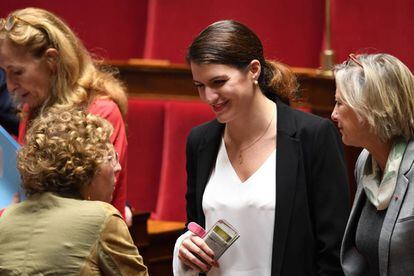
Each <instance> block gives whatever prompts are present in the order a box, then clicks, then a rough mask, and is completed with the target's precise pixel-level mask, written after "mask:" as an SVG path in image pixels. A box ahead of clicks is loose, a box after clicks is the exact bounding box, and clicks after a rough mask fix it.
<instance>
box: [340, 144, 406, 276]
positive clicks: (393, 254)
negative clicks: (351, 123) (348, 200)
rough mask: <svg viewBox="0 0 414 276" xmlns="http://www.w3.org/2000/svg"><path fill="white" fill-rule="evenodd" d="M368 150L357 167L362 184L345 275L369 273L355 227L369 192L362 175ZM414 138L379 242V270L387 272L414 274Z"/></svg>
mask: <svg viewBox="0 0 414 276" xmlns="http://www.w3.org/2000/svg"><path fill="white" fill-rule="evenodd" d="M368 154H369V153H368V151H367V150H363V151H362V153H361V154H360V156H359V158H358V161H357V163H356V167H355V178H356V181H357V184H358V188H357V192H356V194H355V200H354V204H353V206H352V210H351V215H350V217H349V220H348V224H347V226H346V229H345V235H344V239H343V241H342V247H341V265H342V269H343V270H344V273H345V275H353V276H354V275H367V268H368V264H367V262H366V260H365V259H364V257H363V256H362V255H361V254H360V253H359V252H358V250H357V249H356V247H355V231H356V227H357V224H358V221H359V216H360V214H361V210H362V207H363V205H364V202H365V200H364V199H365V198H366V196H365V193H364V191H363V188H362V184H361V178H362V171H363V168H364V164H365V162H366V160H367V157H368ZM413 163H414V140H410V142H409V144H408V146H407V149H406V151H405V153H404V157H403V160H402V162H401V166H400V170H399V172H398V178H397V185H396V188H395V191H394V195H393V197H392V199H391V202H390V205H389V206H388V210H387V213H386V215H385V218H384V223H383V226H382V229H381V234H380V238H379V244H378V257H379V271H380V275H381V276H385V275H392V276H393V275H414V165H413Z"/></svg>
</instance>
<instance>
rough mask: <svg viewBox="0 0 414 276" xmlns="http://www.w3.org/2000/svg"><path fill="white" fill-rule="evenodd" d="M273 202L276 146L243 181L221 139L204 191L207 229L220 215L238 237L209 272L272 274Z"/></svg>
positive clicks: (258, 275)
mask: <svg viewBox="0 0 414 276" xmlns="http://www.w3.org/2000/svg"><path fill="white" fill-rule="evenodd" d="M275 206H276V150H275V151H274V152H273V153H272V154H270V156H269V157H268V158H267V160H266V161H265V162H264V163H263V164H262V166H261V167H260V168H259V169H258V170H257V171H256V172H255V173H254V174H253V175H251V176H250V177H249V178H248V179H247V180H246V181H245V182H241V180H240V179H239V177H238V176H237V174H236V172H235V170H234V168H233V166H232V164H231V162H230V160H229V158H228V155H227V151H226V147H225V145H224V141H223V139H222V142H221V146H220V149H219V153H218V156H217V160H216V165H215V168H214V170H213V172H212V174H211V177H210V180H209V181H208V183H207V186H206V189H205V191H204V195H203V211H204V214H205V218H206V229H210V228H211V226H212V225H213V224H214V223H215V222H216V221H217V220H219V219H225V220H226V221H228V222H229V223H230V224H231V225H233V226H234V227H235V228H236V229H237V231H238V232H239V234H240V238H239V239H238V240H237V241H236V242H235V243H234V244H233V245H232V246H231V247H230V248H229V249H228V250H227V251H226V252H225V253H224V254H223V255H222V256H221V258H220V259H219V264H220V267H219V268H216V267H213V268H212V269H211V270H210V271H209V273H208V275H209V276H212V275H221V276H223V275H229V276H231V275H238V276H251V275H255V276H261V275H263V276H265V275H266V276H268V275H271V265H272V247H273V229H274V220H275Z"/></svg>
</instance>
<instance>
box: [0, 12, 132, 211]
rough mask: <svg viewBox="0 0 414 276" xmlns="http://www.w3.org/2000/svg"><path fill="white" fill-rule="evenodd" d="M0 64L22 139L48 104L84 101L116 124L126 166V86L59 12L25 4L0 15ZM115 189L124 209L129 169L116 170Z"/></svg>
mask: <svg viewBox="0 0 414 276" xmlns="http://www.w3.org/2000/svg"><path fill="white" fill-rule="evenodd" d="M0 67H1V68H3V69H4V70H5V72H6V80H7V87H8V90H9V91H10V93H11V94H12V96H13V97H14V98H15V99H16V101H17V102H18V103H19V104H21V105H22V107H23V112H22V114H23V117H22V120H21V122H20V126H19V137H18V141H19V142H20V143H21V144H23V143H24V140H25V133H26V129H27V128H28V126H30V124H31V122H32V121H33V119H35V118H36V117H38V116H39V114H40V113H41V112H47V109H48V108H49V107H51V106H56V107H67V106H73V105H78V106H85V107H87V109H88V111H89V112H90V113H92V114H95V115H99V116H101V117H102V118H104V119H107V120H108V121H109V122H110V123H111V124H112V126H113V127H114V133H113V134H112V137H111V142H112V143H113V144H114V146H115V149H116V151H117V152H118V154H119V158H120V163H121V165H122V166H123V167H124V168H125V167H126V149H127V141H126V135H125V125H124V120H123V118H124V117H125V114H126V109H127V97H126V93H125V89H124V87H123V85H122V83H121V82H120V81H118V80H117V79H116V78H115V77H114V74H113V73H112V72H109V71H108V70H106V71H105V70H104V69H103V68H101V67H99V66H98V65H97V62H95V61H94V60H93V59H92V58H91V56H90V54H89V53H88V51H87V50H86V49H85V47H84V46H83V44H82V42H81V41H80V40H79V39H78V38H77V37H76V35H75V34H74V33H73V31H72V30H71V29H70V28H69V27H68V26H67V25H66V24H65V23H64V22H63V21H62V20H61V19H59V18H58V17H57V16H56V15H54V14H52V13H51V12H48V11H46V10H42V9H38V8H26V9H22V10H16V11H13V12H12V13H10V14H9V15H8V17H7V18H5V19H4V18H3V19H0ZM113 195H114V199H113V201H112V204H113V205H114V206H115V207H116V208H117V209H118V210H119V211H120V212H121V213H122V214H124V208H125V200H126V171H125V169H123V170H122V171H121V172H120V173H119V174H118V175H117V181H116V185H115V190H114V193H113Z"/></svg>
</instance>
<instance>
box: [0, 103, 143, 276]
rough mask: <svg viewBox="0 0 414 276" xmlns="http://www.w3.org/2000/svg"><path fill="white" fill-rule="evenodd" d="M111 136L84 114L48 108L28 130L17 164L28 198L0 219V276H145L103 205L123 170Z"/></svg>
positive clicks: (116, 218) (114, 215) (122, 229)
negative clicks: (51, 275)
mask: <svg viewBox="0 0 414 276" xmlns="http://www.w3.org/2000/svg"><path fill="white" fill-rule="evenodd" d="M112 130H113V128H112V126H111V125H110V124H109V123H108V122H107V121H105V120H103V119H102V118H100V117H98V116H95V115H92V114H88V113H86V112H84V111H82V110H67V109H62V108H58V109H56V108H51V111H50V112H47V113H43V114H41V115H39V116H38V117H37V118H36V119H35V120H34V121H33V122H32V126H31V128H30V129H29V130H28V133H27V135H26V144H25V145H24V146H23V147H22V148H21V150H20V151H19V153H18V156H17V166H18V169H19V171H20V174H21V178H22V185H23V188H24V190H25V191H26V195H27V196H28V198H27V200H25V201H23V202H21V203H18V204H14V205H12V206H10V207H8V208H6V209H5V210H4V211H3V212H2V214H1V217H0V233H1V235H0V248H1V249H2V250H0V274H1V275H17V274H18V275H34V274H36V275H38V274H42V275H43V274H44V273H50V274H53V275H75V274H76V275H91V274H93V275H101V274H103V275H147V274H148V273H147V269H146V267H145V265H144V264H143V260H142V257H141V256H140V255H139V253H138V250H137V248H136V247H135V245H134V243H133V241H132V239H131V236H130V234H129V231H128V228H127V226H126V224H125V222H124V221H123V219H122V217H121V216H120V214H119V212H118V211H117V210H116V209H115V208H114V207H113V206H111V205H110V204H108V203H105V202H102V201H110V199H111V196H112V191H113V187H114V176H115V173H116V172H117V171H119V170H120V165H119V162H118V160H117V157H116V156H117V155H116V153H115V150H114V147H113V145H112V144H111V142H110V136H111V133H112ZM86 199H88V200H86Z"/></svg>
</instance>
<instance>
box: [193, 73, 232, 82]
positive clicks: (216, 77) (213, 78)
mask: <svg viewBox="0 0 414 276" xmlns="http://www.w3.org/2000/svg"><path fill="white" fill-rule="evenodd" d="M221 78H228V76H227V75H219V76H214V77H212V78H211V79H209V80H208V82H211V81H214V80H216V79H221ZM193 82H198V83H202V82H201V81H198V80H194V79H193Z"/></svg>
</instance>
